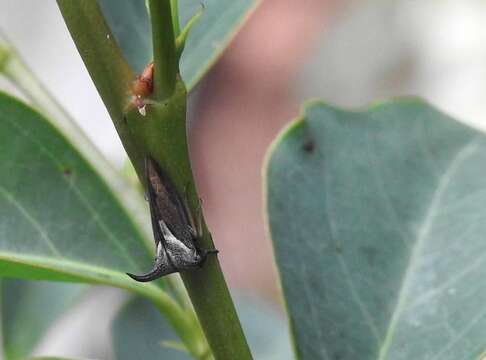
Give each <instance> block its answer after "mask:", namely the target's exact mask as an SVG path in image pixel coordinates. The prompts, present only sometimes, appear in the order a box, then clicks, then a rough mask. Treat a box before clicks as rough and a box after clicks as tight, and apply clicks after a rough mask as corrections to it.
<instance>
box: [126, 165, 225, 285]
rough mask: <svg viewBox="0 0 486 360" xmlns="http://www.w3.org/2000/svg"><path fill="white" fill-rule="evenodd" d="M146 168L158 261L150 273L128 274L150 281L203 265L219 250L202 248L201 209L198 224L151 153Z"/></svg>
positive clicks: (140, 279)
mask: <svg viewBox="0 0 486 360" xmlns="http://www.w3.org/2000/svg"><path fill="white" fill-rule="evenodd" d="M145 172H146V179H147V194H148V201H149V205H150V215H151V218H152V230H153V233H154V240H155V247H156V257H155V264H154V267H153V269H152V270H151V271H150V272H148V273H147V274H144V275H133V274H128V275H129V276H130V277H131V278H132V279H134V280H137V281H142V282H146V281H152V280H155V279H157V278H159V277H161V276H163V275H168V274H171V273H174V272H178V271H181V270H188V269H192V268H195V267H201V266H202V265H203V263H204V261H205V260H206V258H207V255H208V254H210V253H217V252H218V250H205V249H200V248H199V247H198V246H197V244H196V241H197V239H198V238H200V237H201V235H202V229H201V217H200V213H198V223H197V224H195V221H194V219H193V217H192V215H191V212H190V210H189V207H188V206H187V203H186V202H183V201H182V200H181V198H180V196H179V194H178V193H177V190H176V189H175V187H174V185H173V184H172V183H171V181H170V179H169V178H168V176H167V175H166V174H165V173H163V172H162V171H161V169H160V168H159V166H158V165H157V163H156V162H155V161H154V160H153V159H152V158H150V157H147V158H146V159H145Z"/></svg>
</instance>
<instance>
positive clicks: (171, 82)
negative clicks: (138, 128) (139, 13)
mask: <svg viewBox="0 0 486 360" xmlns="http://www.w3.org/2000/svg"><path fill="white" fill-rule="evenodd" d="M149 9H150V18H151V21H152V41H153V52H154V69H155V71H154V98H155V99H157V100H159V101H163V100H166V99H168V98H170V97H171V96H172V95H173V94H174V91H175V83H176V76H177V73H178V72H179V69H178V63H177V61H178V58H177V52H176V46H175V35H174V26H173V23H172V10H171V1H170V0H149Z"/></svg>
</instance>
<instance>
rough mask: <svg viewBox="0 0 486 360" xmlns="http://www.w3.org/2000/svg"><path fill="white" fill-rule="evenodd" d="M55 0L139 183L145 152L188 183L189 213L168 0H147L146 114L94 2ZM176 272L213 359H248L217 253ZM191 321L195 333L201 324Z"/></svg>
mask: <svg viewBox="0 0 486 360" xmlns="http://www.w3.org/2000/svg"><path fill="white" fill-rule="evenodd" d="M58 4H59V7H60V9H61V12H62V14H63V17H64V19H65V21H66V24H67V25H68V28H69V31H70V32H71V36H72V37H73V39H74V42H75V44H76V46H77V48H78V50H79V52H80V54H81V57H82V58H83V61H84V63H85V65H86V67H87V69H88V71H89V73H90V75H91V77H92V79H93V81H94V83H95V85H96V87H97V89H98V92H99V93H100V96H101V97H102V99H103V101H104V103H105V105H106V107H107V108H108V111H109V113H110V116H111V117H112V119H113V122H114V123H115V126H116V128H117V131H118V133H119V135H120V138H121V140H122V143H123V145H124V147H125V150H126V151H127V153H128V156H129V157H130V160H131V161H132V163H133V165H134V168H135V170H136V172H137V174H138V176H139V178H140V179H141V180H142V183H145V181H144V161H143V160H144V158H145V156H147V155H150V156H152V158H153V159H154V160H155V161H157V163H158V164H159V165H160V166H161V167H162V168H163V169H164V170H165V171H166V172H167V173H168V175H169V176H170V177H171V179H172V181H173V182H174V184H175V186H176V187H177V189H178V191H179V192H180V193H181V194H183V193H184V189H186V190H187V193H188V195H189V199H188V200H189V205H190V207H191V209H192V211H194V213H195V210H196V209H197V207H198V204H199V197H198V195H197V191H196V189H195V185H194V179H193V175H192V170H191V165H190V160H189V152H188V146H187V138H186V102H187V94H186V90H185V86H184V84H183V83H182V81H181V80H180V78H179V77H178V76H177V72H178V69H177V54H176V48H175V38H174V31H173V25H172V19H171V16H172V15H171V8H170V0H149V8H150V13H151V21H152V26H153V30H152V31H153V34H154V36H153V39H154V76H155V78H154V85H155V92H156V94H155V95H156V96H155V99H156V100H158V101H156V102H155V103H150V104H148V105H147V106H146V108H147V109H146V110H147V111H146V116H145V117H142V116H141V115H140V114H139V113H138V111H136V109H135V108H133V107H132V108H130V107H127V106H126V105H127V100H126V97H127V95H126V94H127V89H128V88H129V84H130V82H131V81H132V80H133V79H134V76H133V74H132V72H131V70H130V68H129V67H128V65H127V63H126V61H125V60H124V59H123V57H122V55H121V53H120V50H119V48H118V46H117V45H116V43H115V42H114V40H113V36H111V34H110V31H109V29H108V27H107V25H106V22H105V20H104V18H103V16H102V14H101V12H100V10H99V7H98V6H97V4H96V1H94V0H84V1H71V0H58ZM160 79H162V80H160ZM172 88H173V90H170V89H172ZM161 95H162V96H161ZM161 99H164V100H163V101H160V100H161ZM198 241H199V244H200V246H201V247H203V248H206V249H211V248H214V245H213V242H212V239H211V235H210V234H209V232H208V230H207V227H206V225H204V235H203V237H202V238H201V239H199V240H198ZM181 275H182V278H183V281H184V284H185V286H186V288H187V290H188V293H189V296H190V298H191V301H192V304H193V306H194V309H195V311H196V313H197V316H198V319H199V322H200V326H201V328H202V329H203V331H204V333H205V335H206V338H207V341H208V343H209V345H210V347H211V350H212V354H213V355H214V357H215V359H232V360H233V359H234V360H240V359H242V360H243V359H244V360H247V359H251V354H250V351H249V348H248V345H247V343H246V339H245V337H244V334H243V331H242V328H241V325H240V322H239V319H238V316H237V315H236V311H235V308H234V305H233V302H232V300H231V296H230V293H229V291H228V288H227V286H226V282H225V280H224V276H223V274H222V272H221V268H220V266H219V262H218V259H217V257H216V256H215V255H213V256H210V257H209V258H208V260H207V261H206V263H205V264H204V266H203V267H202V269H198V270H196V271H187V272H184V273H182V274H181ZM154 300H155V299H154ZM196 325H197V327H195V328H194V329H193V335H194V334H198V332H199V329H200V328H199V325H198V324H196ZM179 335H181V334H179ZM201 344H202V343H201ZM186 345H189V344H186ZM201 349H203V346H202V347H201Z"/></svg>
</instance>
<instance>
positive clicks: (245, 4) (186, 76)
mask: <svg viewBox="0 0 486 360" xmlns="http://www.w3.org/2000/svg"><path fill="white" fill-rule="evenodd" d="M188 1H189V0H184V1H180V2H181V11H180V13H181V18H182V20H183V21H182V22H184V20H185V19H186V18H185V17H184V14H185V13H187V12H185V11H184V5H183V4H184V3H186V4H187V3H188ZM259 3H260V1H259V0H232V1H227V0H206V1H205V2H204V13H203V14H202V16H201V18H200V19H199V20H198V22H197V24H195V25H194V27H193V28H192V29H191V32H190V33H189V37H188V39H187V41H186V46H185V49H184V52H183V53H182V58H181V64H180V68H181V76H182V79H183V80H184V82H185V84H186V88H187V91H188V92H189V91H191V90H192V89H193V88H194V87H195V86H196V85H197V83H198V82H199V81H200V80H201V79H202V78H203V76H204V75H205V74H206V73H207V72H208V71H209V69H210V68H211V67H212V66H213V65H214V63H215V62H216V60H217V59H218V58H219V57H220V56H221V54H222V53H223V51H224V50H225V49H226V47H228V45H229V43H230V42H231V40H232V39H233V38H234V36H235V35H236V33H237V32H238V30H239V29H240V27H241V26H242V25H243V23H244V22H245V20H246V19H247V17H248V16H249V15H250V14H251V12H252V11H253V10H254V9H255V8H256V7H257V5H258V4H259Z"/></svg>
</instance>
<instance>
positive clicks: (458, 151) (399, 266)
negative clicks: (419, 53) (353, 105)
mask: <svg viewBox="0 0 486 360" xmlns="http://www.w3.org/2000/svg"><path fill="white" fill-rule="evenodd" d="M485 163H486V136H485V134H483V133H480V132H478V131H476V130H473V129H471V128H469V127H467V126H465V125H463V124H461V123H459V122H457V121H455V120H453V119H451V118H449V117H447V116H446V115H444V114H442V113H440V112H438V111H436V110H435V109H433V108H431V107H430V106H429V105H427V104H424V103H422V102H420V101H418V100H410V101H397V102H391V103H386V104H382V105H379V106H375V107H372V108H371V109H369V110H367V111H361V112H350V111H343V110H340V109H336V108H333V107H330V106H327V105H324V104H322V103H319V102H316V103H313V104H310V105H309V106H307V107H306V109H305V114H304V115H303V116H302V118H301V119H300V120H299V121H297V122H295V123H294V124H292V125H291V126H290V127H289V128H288V129H287V130H286V131H284V133H283V134H282V135H281V136H280V137H279V139H278V140H277V141H276V142H275V144H274V146H273V150H272V152H271V154H270V158H269V161H268V169H267V206H268V212H269V226H270V231H271V235H272V239H273V243H274V247H275V256H276V261H277V264H278V267H279V270H280V274H281V280H282V286H283V291H284V294H285V298H286V302H287V307H288V312H289V316H290V321H291V324H292V329H293V334H294V337H295V347H296V351H297V353H298V355H299V357H300V359H357V358H359V359H363V360H366V359H380V360H384V359H394V360H400V359H428V360H438V359H441V360H447V359H450V360H458V359H472V358H477V357H478V356H479V354H481V352H482V351H484V349H485V348H486V337H485V336H484V334H485V333H484V329H485V327H486V310H485V306H484V304H486V288H485V287H484V279H485V278H486V255H485V254H486V242H485V241H484V233H485V232H486V222H485V221H484V219H483V218H484V216H485V215H486V213H485V209H486V197H485V196H484V194H485V189H486V182H485V178H486V173H485V171H486V170H485V169H486V168H485V166H484V164H485Z"/></svg>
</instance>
